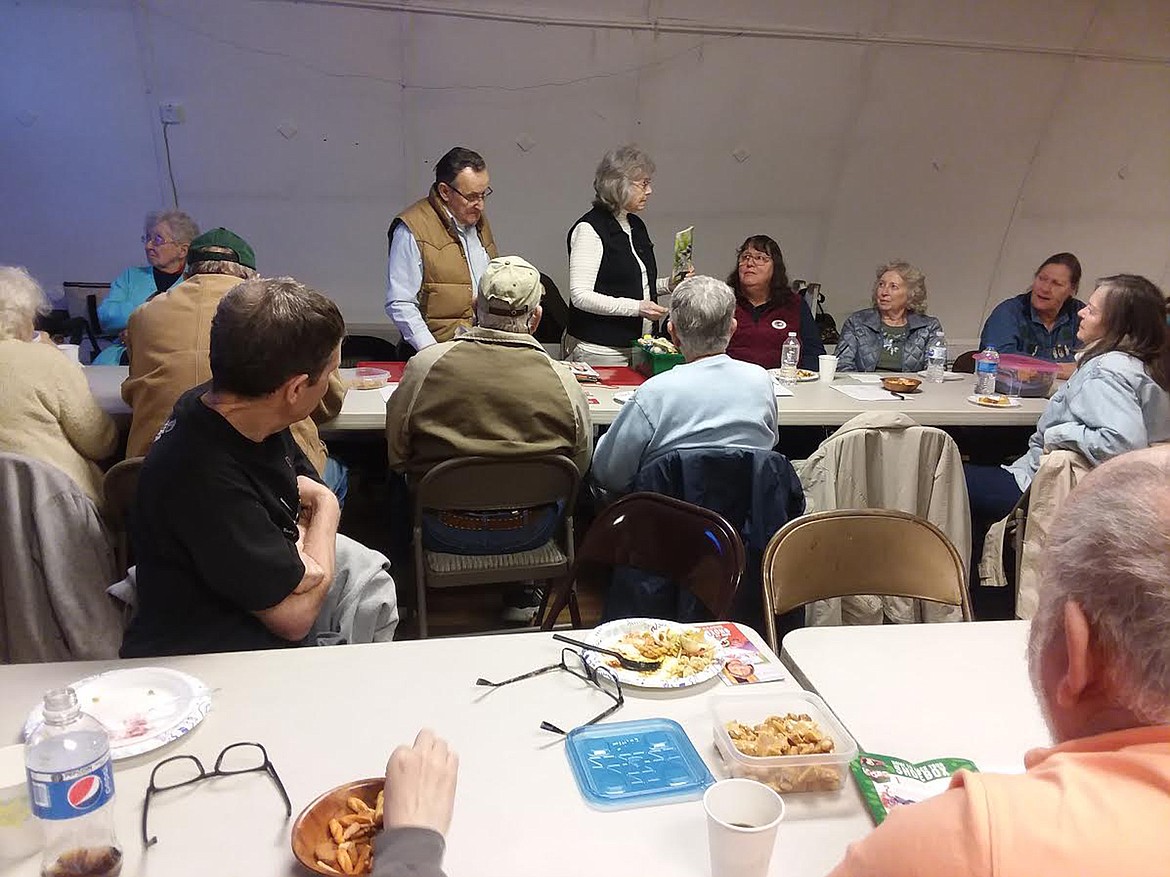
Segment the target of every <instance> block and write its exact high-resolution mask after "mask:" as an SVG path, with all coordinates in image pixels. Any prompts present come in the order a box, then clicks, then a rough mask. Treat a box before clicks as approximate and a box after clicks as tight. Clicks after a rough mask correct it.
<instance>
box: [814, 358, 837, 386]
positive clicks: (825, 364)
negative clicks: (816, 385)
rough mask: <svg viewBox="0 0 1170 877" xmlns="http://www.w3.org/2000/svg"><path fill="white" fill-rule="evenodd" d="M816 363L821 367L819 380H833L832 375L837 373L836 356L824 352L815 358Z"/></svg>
mask: <svg viewBox="0 0 1170 877" xmlns="http://www.w3.org/2000/svg"><path fill="white" fill-rule="evenodd" d="M817 363H818V365H819V366H820V369H821V380H822V381H831V380H833V375H835V374H837V357H835V356H833V354H831V353H825V354H822V355H821V356H820V357H818V358H817Z"/></svg>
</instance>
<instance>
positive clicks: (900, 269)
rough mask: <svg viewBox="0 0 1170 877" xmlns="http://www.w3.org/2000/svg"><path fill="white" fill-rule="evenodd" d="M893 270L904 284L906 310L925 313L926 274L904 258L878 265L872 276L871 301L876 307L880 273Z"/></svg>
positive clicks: (880, 278)
mask: <svg viewBox="0 0 1170 877" xmlns="http://www.w3.org/2000/svg"><path fill="white" fill-rule="evenodd" d="M887 271H893V272H894V273H895V274H897V275H898V276H899V277H901V278H902V282H903V283H905V284H906V310H908V311H909V312H910V313H912V314H925V313H926V275H925V274H923V273H922V272H921V271H919V270H918V269H917V268H915V267H914V266H913V265H911V264H910V263H909V262H907V261H905V260H904V259H894V260H893V261H892V262H886V264H884V265H882V266H880V267H879V268H878V269H877V273H876V274H875V275H874V277H873V295H872V296H871V301H872V302H873V306H874V307H875V308H876V307H877V288H878V284H879V283H881V280H882V275H883V274H885V273H886V272H887Z"/></svg>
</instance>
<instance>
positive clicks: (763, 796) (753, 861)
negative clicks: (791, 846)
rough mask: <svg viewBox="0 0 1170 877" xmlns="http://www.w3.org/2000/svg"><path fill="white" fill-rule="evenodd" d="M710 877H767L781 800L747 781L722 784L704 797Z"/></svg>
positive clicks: (779, 815)
mask: <svg viewBox="0 0 1170 877" xmlns="http://www.w3.org/2000/svg"><path fill="white" fill-rule="evenodd" d="M703 809H704V810H706V811H707V843H708V847H709V849H710V853H711V877H766V875H767V873H768V863H769V862H770V861H771V860H772V850H773V849H774V848H775V846H776V833H777V831H778V830H779V828H780V820H782V819H783V818H784V800H783V799H782V798H781V797H780V796H779V795H777V794H776V793H775V792H774V791H772V789H771V788H770V787H768V786H765V785H764V784H763V783H757V782H756V781H755V780H749V779H731V780H721V781H720V782H717V783H715V784H714V785H713V786H710V787H708V789H707V791H706V793H705V794H704V795H703Z"/></svg>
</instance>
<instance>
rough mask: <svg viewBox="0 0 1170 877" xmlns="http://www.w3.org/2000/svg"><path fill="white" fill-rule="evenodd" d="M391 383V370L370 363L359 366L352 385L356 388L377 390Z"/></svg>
mask: <svg viewBox="0 0 1170 877" xmlns="http://www.w3.org/2000/svg"><path fill="white" fill-rule="evenodd" d="M388 383H390V372H388V371H384V370H383V369H380V368H374V367H373V366H369V365H362V366H358V368H357V369H356V370H355V372H354V376H353V381H352V383H351V384H350V386H351V387H352V388H353V389H355V390H377V389H380V388H381V387H384V386H386V384H388Z"/></svg>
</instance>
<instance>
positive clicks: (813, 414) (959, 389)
mask: <svg viewBox="0 0 1170 877" xmlns="http://www.w3.org/2000/svg"><path fill="white" fill-rule="evenodd" d="M127 371H128V369H127V368H126V367H125V366H89V367H88V368H86V370H85V372H86V377H87V378H88V379H89V385H90V389H91V390H92V391H93V394H94V397H95V398H96V399H97V400H98V404H99V405H101V406H102V408H104V409H105V410H106V411H108V412H109V413H111V414H126V413H128V412H129V409H128V408H127V407H126V404H125V403H124V402H123V401H122V396H121V394H120V387H121V385H122V381H123V380H124V379H125V378H126V374H127ZM835 383H837V384H839V385H849V384H852V383H854V381H853V379H852V378H851V377H848V376H846V375H838V376H837V379H836V381H835ZM973 383H974V376H972V377H970V378H966V377H965V378H964V379H963V380H961V381H947V382H946V383H943V384H925V383H924V384H923V385H922V388H921V390H920V391H919V392H917V393H914V394H911V395H908V396H906V399H905V401H901V402H900V401H896V400H895V401H889V402H863V401H860V400H857V399H850V398H849V397H848V396H846V395H845V394H844V393H838V392H836V391H835V390H834V389H833V388H832V387H831V386H829V385H827V384H822V383H821V382H820V381H811V382H809V383H803V384H797V385H796V386H795V387H793V393H794V394H793V396H792V397H791V398H781V399H777V400H776V406H777V408H778V410H779V414H780V426H781V428H783V427H785V426H840V425H841V424H843V423H845V422H846V421H847V420H850V419H851V418H853V417H855V416H856V415H858V414H861V413H862V412H863V411H870V410H873V409H880V410H885V409H887V408H888V409H890V410H894V411H904V412H905V413H906V414H909V415H910V416H911V417H913V418H914V419H915V420H917V421H918V422H919V423H921V424H923V425H924V426H1035V425H1036V421H1037V420H1038V419H1039V417H1040V414H1041V412H1043V411H1044V407H1045V405H1047V403H1048V400H1047V399H1022V400H1021V404H1020V406H1019V407H1017V408H1005V409H989V408H982V407H980V406H978V405H974V404H972V403H971V402H969V401H967V397H968V396H970V395H971V392H972V389H973V386H972V385H973ZM584 389H585V392H586V394H588V395H589V396H591V397H592V398H593V399H595V400H596V404H592V403H591V404H590V406H589V411H590V415H591V416H592V418H593V423H594V425H596V426H601V425H606V424H610V423H613V420H614V418H615V417H617V412H618V410H619V409H620V408H621V405H620V404H619V403H617V402H615V401H614V399H613V395H614V393H615V392H619V389H620V388H618V389H610V388H607V387H598V386H589V385H586V386H585V388H584ZM625 389H627V390H628V389H629V388H628V387H627V388H625ZM385 428H386V403H385V401H384V400H383V399H382V394H381V392H380V391H378V390H350V391H349V393H347V394H346V397H345V403H344V405H343V406H342V408H341V413H340V414H339V415H338V416H337V418H336V419H334V420H332V421H330V422H329V423H327V424H323V425H322V431H324V432H330V431H332V432H344V431H350V430H378V431H380V430H383V429H385Z"/></svg>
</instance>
